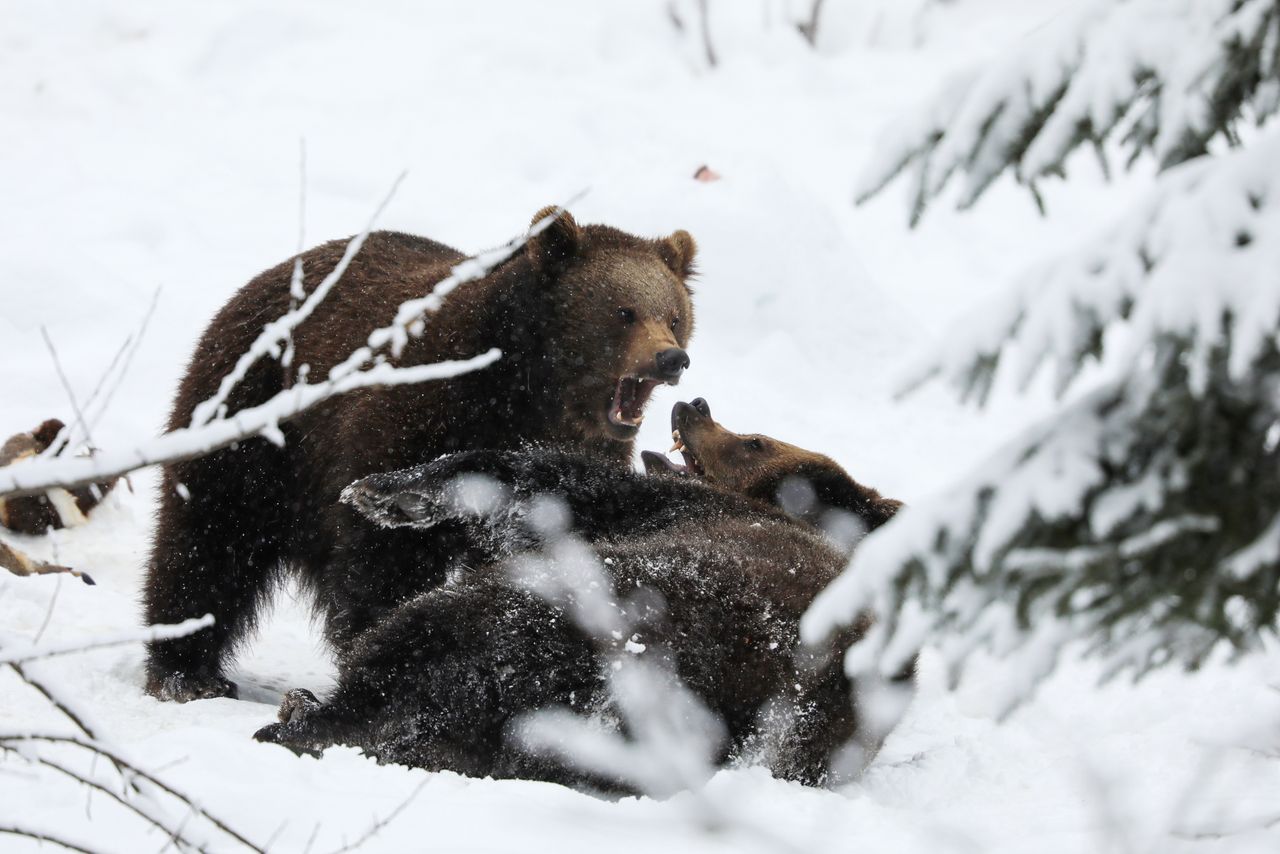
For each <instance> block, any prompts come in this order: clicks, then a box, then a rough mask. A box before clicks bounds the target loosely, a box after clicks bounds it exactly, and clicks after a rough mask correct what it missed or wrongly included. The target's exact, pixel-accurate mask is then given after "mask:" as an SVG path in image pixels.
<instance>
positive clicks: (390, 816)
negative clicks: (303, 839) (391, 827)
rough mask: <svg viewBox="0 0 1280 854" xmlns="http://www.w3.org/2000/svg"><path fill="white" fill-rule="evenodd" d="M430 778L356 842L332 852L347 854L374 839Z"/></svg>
mask: <svg viewBox="0 0 1280 854" xmlns="http://www.w3.org/2000/svg"><path fill="white" fill-rule="evenodd" d="M430 779H431V778H430V777H424V778H423V779H422V781H421V782H419V783H418V785H417V787H416V788H414V790H413V791H412V792H410V793H409V797H407V798H405V799H404V800H403V801H401V802H400V805H399V806H397V807H396V808H395V809H393V810H392V811H391V812H389V813H387V814H386V816H385V817H384V818H382V819H380V820H378V821H375V822H374V823H373V825H372V826H371V827H370V828H369V829H368V830H366V831H365V832H364V833H363V834H362V835H361V836H360V837H359V838H358V839H356V841H355V842H352V843H350V844H349V845H343V846H342V847H341V848H338V849H336V850H334V851H333V852H331V854H346V852H348V851H354V850H355V849H357V848H359V847H360V846H361V845H364V844H365V843H366V842H368V841H369V840H370V839H372V838H373V836H374V834H376V833H377V832H378V831H380V830H382V828H384V827H386V826H387V825H388V824H390V823H391V822H392V821H394V820H395V817H396V816H398V815H400V813H402V812H404V810H405V808H406V807H408V806H409V804H410V803H412V801H413V799H414V798H416V797H417V796H418V793H419V792H421V791H422V789H423V787H424V786H426V785H427V781H428V780H430ZM318 827H319V825H317V828H318ZM310 844H311V843H309V842H308V843H307V846H308V847H310Z"/></svg>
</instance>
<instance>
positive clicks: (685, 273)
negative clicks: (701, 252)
mask: <svg viewBox="0 0 1280 854" xmlns="http://www.w3.org/2000/svg"><path fill="white" fill-rule="evenodd" d="M697 253H698V244H697V243H695V242H694V240H693V235H692V234H690V233H689V232H687V231H685V230H684V229H683V228H682V229H680V230H679V231H677V232H675V233H674V234H672V235H671V236H670V237H668V238H667V239H666V240H660V241H658V254H659V255H661V256H662V260H663V262H664V263H665V264H666V265H667V266H668V267H670V268H671V272H673V273H675V274H676V275H677V276H679V277H680V278H682V279H687V278H689V277H690V276H692V275H693V256H694V255H696V254H697Z"/></svg>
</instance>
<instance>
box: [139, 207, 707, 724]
mask: <svg viewBox="0 0 1280 854" xmlns="http://www.w3.org/2000/svg"><path fill="white" fill-rule="evenodd" d="M554 210H555V209H553V208H547V209H544V210H543V211H540V212H539V213H538V214H537V215H535V217H534V222H535V223H536V222H538V221H540V220H542V219H543V218H545V217H546V216H549V215H551V214H552V213H553V212H554ZM345 248H346V241H334V242H331V243H327V244H324V245H322V246H319V247H317V248H315V249H312V250H310V251H308V252H307V253H305V254H304V255H303V256H302V263H303V269H304V272H305V277H304V288H306V289H307V290H308V291H310V290H311V289H313V288H315V287H316V286H317V285H318V284H319V282H320V281H321V279H322V278H323V277H324V276H325V275H326V274H328V273H329V272H330V271H331V270H332V269H333V268H334V267H335V266H336V264H337V263H338V260H339V259H340V258H341V256H342V254H343V251H344V250H345ZM694 252H695V245H694V242H693V239H692V238H691V237H690V236H689V234H688V233H687V232H684V231H677V232H675V233H674V234H672V235H671V236H670V237H667V238H663V239H658V240H648V239H644V238H640V237H635V236H633V235H630V234H627V233H625V232H622V231H619V230H617V229H614V228H610V227H608V226H603V225H588V226H579V225H578V224H577V223H576V222H574V220H573V218H572V217H571V216H569V215H568V214H567V213H561V215H560V217H559V218H558V219H556V220H555V221H554V222H553V223H552V224H551V225H550V227H548V228H546V229H545V230H543V231H542V232H541V233H539V234H537V235H535V236H534V237H532V238H531V239H530V240H529V242H528V244H527V245H526V247H525V250H524V251H523V252H522V253H519V254H517V255H516V256H514V257H512V258H511V259H509V260H508V261H506V262H504V263H503V264H501V265H500V266H498V267H497V268H496V269H494V270H493V271H492V272H490V273H489V275H488V276H487V277H485V278H484V279H481V280H478V281H476V282H472V283H470V284H467V285H464V286H463V287H461V288H458V289H457V290H455V291H454V292H452V293H451V294H450V295H449V296H448V297H447V298H446V299H445V300H444V303H443V305H442V307H441V308H440V310H439V311H438V312H437V313H436V314H434V315H432V316H431V317H430V318H428V321H427V324H426V329H425V333H424V334H423V335H422V336H421V337H419V338H416V339H413V340H412V341H411V342H410V343H409V344H408V346H407V347H406V348H405V349H404V351H403V353H402V354H401V356H400V357H399V359H397V360H395V361H396V363H397V364H400V365H414V364H428V363H432V362H438V361H442V360H446V359H462V358H467V357H470V356H474V355H476V354H478V353H481V352H484V351H485V350H487V349H489V348H491V347H497V348H500V349H501V350H502V358H501V359H499V360H498V362H496V363H495V364H494V365H492V366H491V367H488V368H486V369H484V370H480V371H475V372H472V373H469V374H464V375H462V376H459V377H455V378H453V379H449V380H445V381H439V382H429V383H423V384H420V385H411V386H397V387H388V388H374V389H366V390H361V391H356V392H352V393H349V394H346V395H342V396H340V397H337V398H333V399H331V400H330V401H328V402H326V403H324V404H322V405H320V406H318V407H316V408H314V409H312V410H310V411H309V412H307V413H304V414H303V415H301V416H299V417H298V418H296V419H294V420H293V421H292V422H290V423H289V424H287V425H285V426H284V428H283V430H284V435H285V438H286V442H285V444H284V446H283V447H277V446H276V445H273V444H271V443H269V442H268V441H266V440H265V439H261V438H253V439H248V440H246V441H243V442H241V443H239V444H238V445H236V446H232V447H230V448H227V449H224V450H221V451H218V452H216V453H213V454H210V455H208V456H206V457H203V458H200V459H196V460H191V461H187V462H181V463H175V464H172V465H170V466H167V467H166V468H165V470H164V476H163V481H162V488H161V501H160V509H159V519H158V525H157V529H156V535H155V542H154V546H153V549H152V554H151V562H150V566H149V569H148V573H147V580H146V587H145V589H144V591H143V595H144V604H145V618H146V621H147V622H148V623H175V622H178V621H180V620H183V619H186V618H189V617H198V616H200V615H202V614H206V613H211V614H213V615H214V617H215V620H216V622H215V623H214V625H213V626H212V627H210V628H208V629H204V630H202V631H201V632H199V633H197V634H194V635H191V636H189V637H186V638H182V639H179V640H173V641H164V642H156V643H152V644H151V645H150V647H149V651H148V661H147V691H148V693H150V694H152V695H154V696H156V697H159V698H161V699H166V700H178V701H186V700H192V699H198V698H205V697H220V696H235V693H236V686H235V685H234V684H233V683H232V682H230V681H229V680H228V679H227V678H226V677H225V676H224V675H223V666H224V664H225V663H226V660H227V658H228V656H229V655H230V653H231V652H232V650H233V648H234V646H235V645H236V644H237V643H238V642H239V641H240V640H242V639H243V638H244V637H245V635H246V634H247V633H248V632H249V631H250V630H251V629H252V627H253V626H254V623H255V621H256V618H257V615H258V612H259V610H260V608H261V606H262V604H263V600H264V599H265V598H266V596H267V594H269V592H270V591H271V590H272V589H273V587H274V586H275V585H276V583H278V582H279V581H280V580H281V579H282V577H283V575H284V573H285V572H286V571H291V572H294V573H295V574H296V575H297V577H298V578H299V579H300V580H301V582H302V583H303V585H304V587H306V588H308V589H310V590H311V591H313V592H314V593H315V596H316V603H317V608H318V610H319V611H320V613H321V614H322V615H323V617H324V621H325V628H326V634H327V636H328V638H329V641H330V643H331V644H332V645H333V646H334V648H335V649H337V650H339V651H341V650H343V649H344V648H345V647H346V646H347V644H348V643H349V642H350V640H351V639H352V638H354V637H355V636H356V635H357V634H358V633H359V632H360V631H362V630H363V629H365V628H366V627H368V626H369V625H371V624H372V623H374V622H376V621H377V620H378V619H379V618H381V617H382V616H384V615H385V614H387V613H389V612H390V611H391V610H392V609H393V608H394V607H395V606H396V605H398V604H400V603H401V602H403V601H404V600H406V599H408V598H410V597H411V596H413V595H415V594H417V593H419V592H421V591H423V590H426V589H429V588H431V587H433V586H435V585H436V584H439V583H440V582H441V581H443V580H444V578H445V574H446V572H447V571H448V569H449V567H450V564H449V563H447V562H446V559H445V558H444V557H441V558H440V559H439V560H432V558H431V555H433V554H438V555H441V556H445V555H447V556H449V558H448V560H450V561H452V560H456V559H458V557H459V555H461V556H462V559H464V560H465V552H466V548H467V545H466V544H467V540H466V534H465V532H464V531H462V530H461V529H460V528H456V527H450V526H441V527H440V528H439V529H438V530H437V531H436V532H435V533H434V535H435V536H437V537H438V538H439V548H436V549H430V548H428V549H426V550H424V549H423V547H422V545H423V544H422V540H421V536H420V535H419V536H417V537H415V538H413V547H412V548H405V547H404V544H403V543H401V542H399V538H400V537H403V536H405V534H403V533H401V532H396V531H379V530H377V529H375V528H374V527H373V526H372V525H371V524H370V523H369V522H368V521H366V520H364V519H362V518H361V517H360V516H359V514H357V513H355V512H354V511H352V510H351V509H350V508H349V507H347V506H346V505H343V504H341V503H340V502H339V501H338V497H339V494H340V493H341V492H342V490H343V488H344V487H346V486H347V485H348V484H350V483H351V482H352V481H355V480H357V479H358V478H361V477H364V476H366V475H369V474H372V473H375V472H382V471H389V470H393V469H399V468H404V467H406V466H409V465H413V464H416V463H422V462H426V461H429V460H432V459H434V458H436V457H438V456H440V455H441V454H445V453H450V452H455V451H461V450H467V449H477V448H495V449H502V448H515V447H518V446H521V445H526V444H541V445H556V446H565V447H572V448H574V449H575V450H577V451H580V452H583V453H586V454H588V455H591V456H594V457H598V458H602V459H605V460H609V461H612V462H615V463H617V464H619V465H622V464H625V463H626V462H627V461H629V459H630V457H631V453H632V444H633V440H634V437H635V435H636V432H637V429H638V427H639V424H640V421H641V419H642V418H643V410H644V406H645V404H646V403H647V401H648V398H649V395H650V393H651V392H652V390H653V389H654V387H656V386H657V385H659V384H661V383H671V384H674V383H676V382H677V381H678V380H679V379H680V376H681V374H682V372H683V371H684V369H685V368H687V367H688V365H689V357H688V355H687V354H686V353H685V349H684V348H685V347H686V346H687V344H688V341H689V336H690V334H691V332H692V329H693V307H692V304H691V302H690V291H689V285H688V281H689V278H690V276H691V274H692V268H693V256H694ZM464 257H465V256H464V255H463V254H462V253H461V252H458V251H457V250H455V249H451V248H449V247H448V246H444V245H442V244H440V243H437V242H435V241H433V240H428V239H427V238H424V237H416V236H413V235H408V234H400V233H395V232H375V233H373V234H370V235H369V237H368V239H367V241H366V242H365V244H364V247H363V248H362V249H361V251H360V253H359V254H358V255H357V256H356V257H355V259H354V260H353V262H352V263H351V265H350V267H349V268H348V269H347V272H346V274H345V275H344V276H343V278H342V280H341V281H340V282H339V283H338V284H337V286H336V287H335V288H334V290H333V291H332V292H331V293H330V294H329V296H328V298H327V299H326V300H325V301H324V302H323V303H321V305H320V306H319V307H318V308H317V310H316V312H315V313H314V314H313V315H312V316H311V317H310V318H309V319H308V320H307V321H306V322H305V323H304V324H302V326H301V327H300V328H299V329H298V330H297V331H296V332H295V334H294V342H293V343H294V348H295V354H294V357H293V364H294V365H298V366H301V365H304V364H305V365H306V366H307V368H308V371H309V374H310V375H311V376H313V377H315V376H324V375H325V374H327V373H328V372H329V370H330V369H331V368H333V367H334V365H336V364H337V363H338V362H340V361H341V360H342V359H343V358H345V357H346V356H347V355H348V354H349V353H350V352H351V351H352V350H354V349H355V348H357V347H359V346H361V345H363V344H364V343H365V339H366V338H367V337H368V334H369V333H370V332H371V331H372V330H373V329H375V328H377V327H380V326H383V325H386V324H388V323H389V322H390V321H391V320H392V318H393V317H394V314H395V311H396V308H397V307H398V306H399V305H400V304H401V303H402V302H404V301H405V300H408V299H412V298H414V297H419V296H422V295H423V294H425V293H427V292H428V291H430V290H431V288H432V286H433V285H434V284H435V283H436V282H438V281H440V280H441V279H443V278H444V277H445V276H446V275H448V273H449V272H450V269H451V268H452V267H453V266H454V265H455V264H457V263H458V262H460V261H462V260H464ZM292 268H293V262H292V260H290V261H288V262H285V263H283V264H281V265H279V266H277V267H274V268H272V269H270V270H268V271H266V272H265V273H262V274H261V275H259V276H258V277H257V278H255V279H253V280H252V281H251V282H249V284H247V285H246V286H245V287H244V288H242V289H241V290H240V291H239V292H238V293H237V294H236V295H235V296H234V297H232V298H231V300H230V302H228V303H227V304H226V305H225V306H224V307H223V308H222V310H221V311H220V312H219V313H218V315H217V316H216V317H215V318H214V319H213V322H212V323H210V325H209V328H208V329H207V330H206V331H205V333H204V336H203V337H202V338H201V340H200V342H199V344H198V345H197V346H196V350H195V353H194V355H193V356H192V359H191V363H190V365H189V367H188V368H187V373H186V376H185V377H184V378H183V380H182V383H181V385H180V386H179V389H178V394H177V398H176V400H175V402H174V406H173V411H172V415H171V417H170V420H169V429H171V430H172V429H176V428H180V427H184V426H186V425H187V424H189V423H190V421H191V414H192V410H193V409H194V408H195V406H196V405H197V404H199V403H200V402H201V401H203V400H206V399H208V398H210V397H211V396H213V395H214V394H215V392H216V391H217V390H218V385H219V382H220V381H221V380H222V378H223V377H224V376H225V375H226V374H227V373H228V372H229V371H231V369H232V367H233V366H234V365H235V362H236V359H237V358H238V357H239V356H240V354H241V353H243V352H244V351H246V350H247V349H248V348H249V346H250V344H251V342H252V341H253V340H254V339H255V338H256V337H257V335H258V333H259V330H261V329H262V327H263V325H264V324H266V323H268V322H269V321H271V320H273V319H275V318H277V317H279V316H281V315H282V314H284V313H285V312H286V311H288V309H289V305H290V293H289V286H290V276H291V273H292ZM291 379H292V375H291V371H290V369H288V368H285V367H283V366H282V365H281V364H280V363H279V362H277V361H274V360H271V359H261V360H259V361H258V362H257V364H255V365H254V366H253V367H252V368H251V369H250V371H249V372H248V374H247V376H246V377H245V379H244V380H243V381H242V382H241V383H240V384H239V386H238V387H237V388H236V389H235V391H234V392H233V393H232V394H231V396H230V397H229V398H228V400H227V405H228V410H229V411H230V412H235V411H237V410H240V409H243V408H246V407H250V406H254V405H257V404H260V403H262V402H264V401H265V400H267V399H268V398H270V397H271V396H272V395H274V394H276V393H278V392H279V391H280V390H282V389H284V388H286V387H287V386H288V384H289V382H290V381H291Z"/></svg>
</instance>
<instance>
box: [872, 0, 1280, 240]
mask: <svg viewBox="0 0 1280 854" xmlns="http://www.w3.org/2000/svg"><path fill="white" fill-rule="evenodd" d="M1002 56H1003V58H1002V59H1001V60H999V61H997V62H994V63H991V64H989V65H987V66H985V67H983V68H981V69H979V70H976V71H972V72H969V73H967V74H963V75H960V76H958V77H957V78H955V79H953V80H952V81H951V82H950V83H949V84H948V85H947V86H945V87H943V88H942V89H941V90H940V91H939V92H938V93H937V94H936V95H935V96H934V98H933V100H932V101H931V102H930V103H929V104H928V105H926V106H924V107H923V108H921V109H919V110H917V111H916V112H914V113H912V114H909V115H908V116H907V117H905V118H904V119H903V120H901V121H899V122H898V123H896V124H895V125H893V126H891V127H890V128H889V129H888V131H887V132H886V133H885V134H884V136H883V138H882V139H881V141H880V142H879V144H878V145H877V150H876V154H875V156H874V157H873V159H872V160H871V162H870V163H869V164H868V165H867V167H866V169H865V170H864V172H863V174H862V176H861V178H860V180H859V182H858V185H857V188H856V191H855V195H856V197H857V199H858V201H859V202H861V201H865V200H866V199H868V198H870V197H871V196H873V195H875V194H876V193H878V192H879V191H880V190H881V189H883V188H884V187H885V185H886V184H888V183H889V182H890V181H892V180H893V178H894V177H895V176H897V175H899V174H901V173H903V172H907V171H909V172H910V181H909V183H910V193H911V199H910V210H911V222H912V224H913V225H914V224H915V223H916V222H918V221H919V219H920V217H921V215H922V214H923V213H924V210H925V208H926V207H927V206H928V204H929V203H930V201H932V200H933V199H934V198H935V197H937V196H938V195H939V194H940V193H941V192H942V191H943V189H944V187H945V186H946V185H947V184H948V183H949V182H950V180H951V178H952V177H953V176H955V175H957V174H961V175H963V186H962V189H961V191H960V195H959V206H960V207H961V208H962V209H963V208H967V207H969V206H970V205H972V204H973V203H974V202H976V201H977V199H978V197H979V196H981V195H982V193H983V192H984V191H985V190H986V189H987V187H989V186H990V185H991V183H992V182H993V181H994V180H995V179H996V178H997V177H999V176H1000V174H1002V173H1003V172H1004V171H1005V170H1012V171H1013V172H1014V176H1015V177H1016V179H1017V180H1018V181H1019V182H1020V183H1022V184H1025V185H1027V186H1028V187H1029V188H1031V189H1032V191H1033V192H1034V191H1035V186H1036V183H1037V182H1038V181H1040V180H1042V179H1044V178H1045V177H1048V176H1061V175H1062V174H1063V170H1064V168H1065V167H1064V164H1065V161H1066V158H1067V155H1069V154H1070V153H1071V152H1072V151H1074V150H1075V149H1077V148H1079V147H1080V146H1082V145H1087V146H1090V147H1092V148H1094V149H1095V150H1096V151H1097V152H1098V153H1099V155H1100V157H1101V158H1102V161H1103V164H1104V169H1105V168H1107V163H1106V161H1107V154H1106V147H1105V144H1106V143H1107V142H1108V141H1109V140H1111V139H1112V138H1113V137H1114V136H1116V135H1120V136H1121V139H1120V143H1119V144H1120V147H1122V148H1124V149H1126V150H1127V154H1128V158H1129V162H1130V163H1132V162H1133V161H1134V160H1135V159H1136V158H1138V157H1139V156H1141V155H1142V154H1143V153H1146V152H1149V153H1151V154H1152V155H1153V156H1154V157H1155V158H1156V160H1157V162H1158V163H1159V164H1160V166H1161V167H1162V168H1168V167H1171V166H1174V165H1176V164H1178V163H1182V162H1183V161H1186V160H1189V159H1191V158H1194V157H1197V156H1199V155H1201V154H1204V153H1205V152H1206V151H1208V149H1209V146H1210V143H1211V142H1213V140H1215V139H1222V140H1224V141H1225V142H1227V143H1228V144H1233V143H1234V142H1235V141H1236V140H1237V139H1238V131H1237V125H1238V124H1239V123H1241V122H1242V121H1246V120H1252V121H1254V122H1256V123H1258V124H1262V123H1263V122H1264V121H1265V120H1266V119H1268V118H1270V117H1271V116H1272V115H1274V114H1275V112H1276V110H1277V108H1280V6H1277V4H1276V3H1275V2H1274V0H1093V2H1090V3H1087V4H1083V5H1082V7H1080V8H1075V9H1071V10H1069V11H1067V12H1064V13H1063V14H1062V15H1061V16H1060V17H1058V18H1056V19H1054V20H1053V21H1051V22H1050V23H1049V24H1047V25H1045V26H1044V27H1043V28H1041V29H1040V30H1038V31H1036V32H1034V33H1032V34H1030V35H1028V36H1026V37H1025V38H1024V39H1023V40H1022V41H1021V42H1019V43H1018V44H1016V45H1014V46H1012V47H1011V49H1009V50H1007V51H1005V52H1004V53H1003V55H1002Z"/></svg>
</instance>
